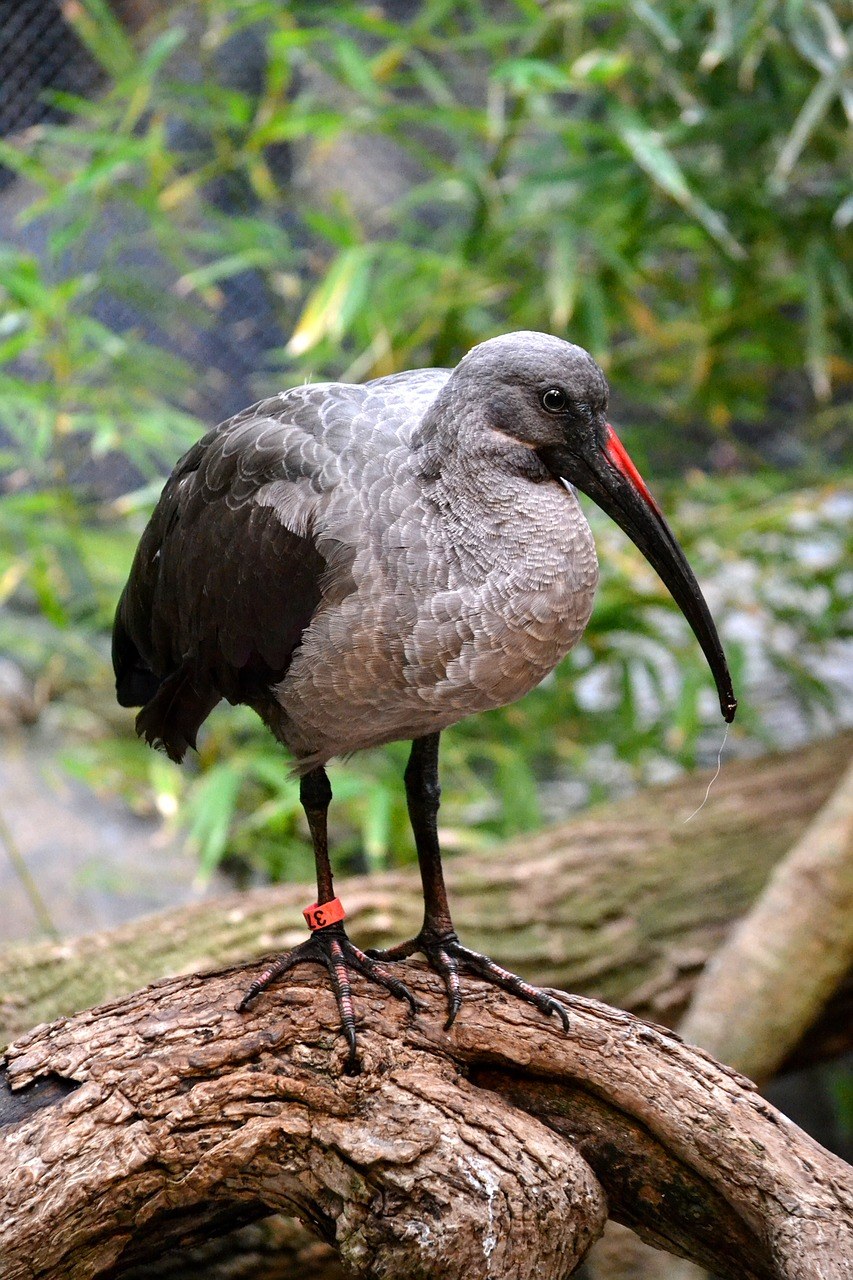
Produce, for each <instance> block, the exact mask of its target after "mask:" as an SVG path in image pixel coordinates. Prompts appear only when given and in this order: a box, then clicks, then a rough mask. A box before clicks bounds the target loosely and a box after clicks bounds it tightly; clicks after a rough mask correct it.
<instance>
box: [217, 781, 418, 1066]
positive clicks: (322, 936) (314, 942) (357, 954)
mask: <svg viewBox="0 0 853 1280" xmlns="http://www.w3.org/2000/svg"><path fill="white" fill-rule="evenodd" d="M299 799H300V801H301V803H302V807H303V809H304V810H305V816H306V818H307V819H308V828H309V830H310V832H311V840H312V843H313V845H314V861H315V864H316V867H317V902H318V903H319V904H320V905H322V904H323V903H331V902H332V901H333V900H334V898H335V891H334V886H333V881H332V866H331V863H330V861H329V838H328V829H327V815H328V811H329V804H330V803H331V799H332V788H331V787H330V785H329V779H328V777H327V776H326V770H325V769H324V768H323V767H322V765H321V766H320V767H319V768H317V769H313V770H312V771H311V772H310V773H307V774H305V776H304V777H303V778H302V779H301V781H300V786H299ZM306 963H312V964H320V965H323V966H324V967H325V968H326V970H327V971H328V974H329V977H330V978H331V982H332V989H333V990H334V993H335V1000H336V1001H337V1005H338V1012H339V1014H340V1018H341V1030H342V1032H343V1034H344V1036H345V1037H346V1041H347V1044H348V1045H349V1057H348V1060H347V1068H348V1069H349V1070H352V1069H354V1068H355V1065H356V1038H355V1010H354V1008H353V1001H352V981H351V978H350V970H354V971H355V972H356V973H360V974H361V975H362V976H363V977H365V978H368V979H369V980H370V981H372V982H376V983H378V984H379V985H380V986H382V987H384V988H385V989H386V990H387V991H390V992H391V994H392V995H395V996H397V997H399V998H400V999H402V1000H408V1002H409V1004H410V1005H411V1006H412V1008H413V1009H415V1008H417V1004H416V1001H415V998H414V996H413V995H412V993H411V992H410V991H409V989H408V987H407V986H406V985H405V984H404V983H402V982H400V981H399V980H398V979H397V978H393V977H391V975H390V974H387V973H385V972H384V970H383V969H382V968H381V966H380V965H378V964H377V963H376V962H375V960H373V959H372V958H371V957H370V956H368V955H366V954H365V952H363V951H361V950H360V949H359V948H358V947H357V946H356V945H355V944H354V943H353V942H351V941H350V940H349V938H348V937H347V933H346V930H345V929H344V926H343V923H342V922H340V921H338V922H336V923H334V924H328V925H325V926H322V927H319V928H315V929H314V930H313V932H312V934H311V937H310V938H308V939H307V940H306V941H305V942H302V943H300V944H299V946H298V947H294V949H293V950H292V951H290V952H288V954H287V955H284V956H281V957H280V958H279V959H278V960H276V961H275V962H274V963H273V964H271V965H270V966H269V968H267V969H265V970H264V972H263V973H262V974H260V975H259V977H257V978H256V979H255V981H254V982H253V983H252V984H251V986H250V987H249V989H248V990H247V992H246V994H245V995H244V996H243V999H242V1000H241V1001H240V1003H239V1005H238V1006H237V1008H238V1010H240V1011H242V1010H243V1009H245V1008H246V1007H247V1005H248V1004H249V1003H250V1001H252V1000H254V998H255V996H257V995H260V993H261V992H262V991H264V990H265V989H266V988H267V987H268V986H269V985H270V983H271V982H274V981H275V979H276V978H280V977H281V976H282V975H283V974H285V973H288V972H289V971H290V970H291V969H293V968H294V967H295V966H296V965H298V964H306Z"/></svg>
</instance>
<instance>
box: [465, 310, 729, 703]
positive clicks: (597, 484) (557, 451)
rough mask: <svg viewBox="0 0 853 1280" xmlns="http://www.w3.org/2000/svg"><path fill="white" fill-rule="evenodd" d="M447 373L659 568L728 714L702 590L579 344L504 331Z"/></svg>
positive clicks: (723, 674) (725, 674) (487, 418)
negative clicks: (616, 427) (622, 437)
mask: <svg viewBox="0 0 853 1280" xmlns="http://www.w3.org/2000/svg"><path fill="white" fill-rule="evenodd" d="M451 381H452V382H455V383H456V384H457V388H458V389H459V390H463V389H464V392H465V394H466V396H475V397H478V407H479V410H480V417H481V420H482V421H484V423H485V425H486V426H487V427H488V428H489V429H490V430H491V431H496V432H500V433H501V434H503V435H505V436H508V437H509V438H510V439H512V440H513V441H515V442H516V444H518V445H522V446H524V447H526V448H527V449H530V450H531V451H533V452H534V453H535V454H536V456H537V458H538V459H539V461H540V462H541V464H542V465H543V467H544V468H545V470H546V471H547V472H548V474H549V475H550V476H551V477H552V479H553V480H554V482H555V483H562V484H564V485H574V486H576V487H577V488H578V489H580V490H581V492H583V493H585V494H587V496H588V497H590V498H592V500H593V501H594V502H595V503H597V504H598V506H599V507H601V508H602V510H603V511H606V512H607V514H608V515H609V516H611V517H612V519H614V520H615V521H616V523H617V524H618V525H619V526H620V527H621V528H622V529H624V530H625V532H626V533H627V535H628V537H629V538H630V539H631V540H632V541H633V542H634V543H636V545H637V546H638V547H639V548H640V550H641V551H642V553H643V555H644V556H645V557H646V559H647V560H648V561H649V563H650V564H651V565H652V567H653V568H654V569H655V570H656V571H657V573H658V574H659V575H660V577H661V579H662V581H663V582H664V584H665V585H666V587H667V588H668V590H669V591H670V593H671V594H672V597H673V599H674V600H675V602H676V604H677V605H678V606H679V608H680V609H681V611H682V613H683V614H684V616H685V617H686V618H687V621H688V622H689V623H690V626H691V627H692V628H693V632H694V634H695V636H696V638H697V640H698V641H699V644H700V645H701V647H702V651H703V653H704V654H705V657H706V659H707V661H708V665H709V667H710V669H711V673H712V675H713V677H714V680H715V683H716V686H717V692H718V694H719V698H720V710H721V711H722V714H723V718H724V719H725V720H726V721H729V722H730V721H731V720H733V719H734V714H735V710H736V707H737V701H736V699H735V696H734V692H733V690H732V681H731V676H730V675H729V669H728V665H727V663H726V657H725V654H724V652H723V647H722V644H721V643H720V638H719V636H718V635H717V629H716V627H715V626H714V621H713V619H712V617H711V614H710V612H709V610H708V606H707V604H706V603H705V598H704V596H703V595H702V592H701V590H700V588H699V584H698V582H697V581H696V578H695V576H694V574H693V570H692V569H691V568H690V565H689V564H688V563H687V558H686V556H685V555H684V552H683V551H682V549H681V547H680V546H679V544H678V542H677V541H676V538H675V535H674V534H673V532H672V530H671V529H670V527H669V525H668V524H667V522H666V520H665V519H664V517H663V513H662V512H661V510H660V507H659V506H658V505H657V503H656V502H655V500H654V498H653V497H652V495H651V493H650V492H649V490H648V487H647V486H646V483H645V481H644V480H643V478H642V476H641V475H640V473H639V471H638V470H637V468H636V467H635V466H634V464H633V462H632V461H631V459H630V457H629V456H628V453H627V451H626V449H625V447H624V446H623V444H622V442H621V441H620V439H619V437H618V436H617V435H616V432H615V431H614V430H613V428H612V427H611V425H610V423H609V422H608V421H607V381H606V379H605V377H604V374H603V373H602V371H601V369H600V368H599V367H598V365H597V364H596V363H595V361H594V360H593V358H592V356H591V355H590V354H589V353H588V352H587V351H584V349H583V347H577V346H574V345H573V344H572V343H570V342H564V341H562V340H561V339H560V338H555V337H552V336H551V335H549V334H544V333H524V332H522V333H508V334H504V335H503V336H502V337H500V338H492V339H491V340H490V341H488V342H483V343H481V344H480V345H479V346H476V347H474V348H473V349H472V350H471V351H469V353H468V355H467V356H465V358H464V359H463V360H462V361H461V362H460V363H459V365H458V366H457V368H456V370H455V371H454V373H453V375H452V377H451Z"/></svg>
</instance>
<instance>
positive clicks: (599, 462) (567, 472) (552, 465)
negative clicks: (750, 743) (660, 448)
mask: <svg viewBox="0 0 853 1280" xmlns="http://www.w3.org/2000/svg"><path fill="white" fill-rule="evenodd" d="M543 461H544V462H545V463H546V465H547V466H548V468H549V470H551V472H552V474H553V475H555V476H558V477H559V478H560V479H561V480H564V481H567V482H569V483H570V484H574V485H577V487H578V488H579V489H580V490H581V491H582V492H583V493H585V494H586V495H587V496H588V497H590V498H592V500H593V502H595V503H597V504H598V506H599V507H601V509H602V511H606V512H607V514H608V515H609V516H610V517H611V518H612V519H613V520H615V521H616V523H617V524H618V525H619V527H620V528H621V529H624V530H625V532H626V533H627V535H628V537H629V538H630V539H631V541H632V542H634V543H635V544H636V545H637V546H638V547H639V548H640V550H641V551H642V553H643V555H644V556H645V557H646V559H647V560H648V562H649V564H650V565H651V566H652V568H653V569H655V570H656V572H657V573H658V574H659V575H660V578H661V580H662V581H663V583H664V585H665V586H666V588H667V590H668V591H669V592H670V594H671V596H672V598H673V599H674V600H675V602H676V604H677V605H678V607H679V608H680V609H681V612H682V613H683V614H684V616H685V618H686V619H687V621H688V622H689V623H690V626H691V627H692V629H693V634H694V635H695V636H696V639H697V640H698V641H699V644H700V645H701V647H702V652H703V653H704V655H705V657H706V659H707V662H708V666H709V667H710V669H711V674H712V675H713V677H714V682H715V684H716V686H717V693H718V695H719V699H720V710H721V712H722V714H723V719H724V720H725V721H727V723H729V724H730V723H731V721H732V720H734V716H735V711H736V710H737V699H736V698H735V696H734V690H733V689H732V678H731V676H730V674H729V668H728V663H727V662H726V655H725V653H724V652H723V646H722V644H721V643H720V637H719V636H718V635H717V628H716V627H715V626H714V620H713V618H712V617H711V614H710V612H709V610H708V606H707V604H706V603H705V597H704V596H703V595H702V592H701V590H700V587H699V583H698V582H697V581H696V578H695V576H694V574H693V570H692V569H691V568H690V565H689V564H688V563H687V557H686V556H685V554H684V552H683V551H682V549H681V547H680V546H679V544H678V542H677V541H676V538H675V535H674V533H673V532H672V530H671V529H670V527H669V525H668V524H667V522H666V520H665V519H664V517H663V513H662V512H661V510H660V507H659V506H658V505H657V503H656V502H655V500H654V498H653V497H652V495H651V494H650V493H649V490H648V488H647V486H646V483H645V481H644V480H643V478H642V476H641V475H640V473H639V471H638V470H637V468H636V467H635V466H634V464H633V462H632V461H631V459H630V457H629V456H628V452H627V450H626V449H625V447H624V445H623V444H622V441H621V440H620V439H619V437H618V436H617V434H616V432H615V431H614V430H613V428H612V427H611V426H610V424H609V423H608V424H607V427H606V435H605V442H604V447H603V448H601V447H599V446H597V445H596V446H595V447H594V449H593V450H591V451H590V450H585V451H584V456H580V455H579V454H576V453H574V452H571V453H570V452H569V450H568V449H565V450H564V449H563V448H559V449H558V448H556V447H552V448H551V449H549V451H548V456H544V454H543Z"/></svg>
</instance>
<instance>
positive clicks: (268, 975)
mask: <svg viewBox="0 0 853 1280" xmlns="http://www.w3.org/2000/svg"><path fill="white" fill-rule="evenodd" d="M298 964H319V965H322V966H323V967H324V968H325V970H326V971H327V973H328V974H329V978H330V979H331V984H332V990H333V992H334V995H335V1002H336V1004H337V1006H338V1013H339V1015H340V1019H341V1032H342V1034H343V1036H344V1038H345V1039H346V1042H347V1045H348V1047H349V1053H348V1055H347V1060H346V1064H345V1066H344V1071H345V1072H346V1073H347V1074H348V1075H352V1074H354V1073H356V1072H357V1070H358V1057H357V1041H356V1031H355V1006H354V1004H353V998H352V980H351V978H350V969H354V970H355V972H356V973H358V974H360V975H361V976H362V977H363V978H366V979H367V980H368V981H369V982H375V983H376V984H377V985H378V986H381V987H384V988H385V990H386V991H389V992H390V993H391V995H393V996H396V997H397V998H398V999H399V1000H406V1001H407V1002H408V1004H409V1006H410V1008H411V1009H412V1011H413V1012H417V1010H418V1008H419V1005H418V1002H417V1000H416V999H415V997H414V996H413V995H412V992H411V991H410V990H409V988H408V987H407V986H406V984H405V983H404V982H401V981H400V980H399V978H394V977H392V976H391V974H388V973H385V972H384V971H383V970H382V969H381V968H380V967H379V965H377V964H376V963H375V962H374V960H373V958H372V957H371V956H370V955H368V954H366V953H365V952H364V951H362V950H361V949H360V948H359V947H357V946H355V944H354V943H352V942H350V940H349V938H348V937H347V935H346V931H345V929H344V927H343V925H341V924H334V925H328V926H327V927H326V928H325V929H316V930H315V931H314V932H313V933H312V934H311V937H310V938H307V939H306V940H305V942H301V943H300V944H299V946H298V947H294V949H293V950H292V951H290V952H288V954H287V955H285V956H280V957H279V959H278V960H275V961H274V962H273V963H272V964H271V965H270V966H269V967H268V968H266V969H264V971H263V973H261V974H259V975H258V977H257V978H255V980H254V982H252V984H251V985H250V986H249V987H248V988H247V990H246V993H245V995H244V996H243V998H242V999H241V1000H240V1002H239V1004H238V1005H237V1012H238V1013H243V1012H244V1010H246V1009H247V1008H248V1006H249V1005H250V1004H251V1002H252V1001H253V1000H254V999H255V998H256V997H257V996H259V995H260V994H261V992H262V991H265V990H266V988H267V987H269V986H270V985H271V984H272V983H273V982H275V980H276V979H277V978H280V977H282V976H283V975H284V974H285V973H288V972H289V971H290V970H291V969H293V968H295V966H296V965H298Z"/></svg>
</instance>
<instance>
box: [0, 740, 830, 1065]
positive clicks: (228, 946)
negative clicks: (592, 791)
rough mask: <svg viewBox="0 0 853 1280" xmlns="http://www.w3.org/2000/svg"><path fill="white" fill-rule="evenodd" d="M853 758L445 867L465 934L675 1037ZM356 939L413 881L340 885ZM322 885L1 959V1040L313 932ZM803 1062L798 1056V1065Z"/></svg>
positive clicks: (812, 1037)
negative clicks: (308, 909) (313, 904)
mask: <svg viewBox="0 0 853 1280" xmlns="http://www.w3.org/2000/svg"><path fill="white" fill-rule="evenodd" d="M851 749H853V736H851V735H849V734H848V735H845V736H841V737H837V738H834V739H831V740H829V741H825V742H820V743H816V744H813V745H812V746H810V747H807V748H805V749H801V750H798V751H797V752H794V753H790V754H787V755H782V756H775V757H773V756H771V757H767V758H764V759H761V760H755V761H736V762H732V763H730V764H728V765H727V766H726V767H725V768H724V769H723V773H722V775H721V776H720V778H719V779H718V780H717V783H716V784H715V787H714V790H713V791H712V793H711V798H710V800H709V802H708V804H707V805H706V806H705V808H704V809H702V811H701V812H700V813H699V814H697V816H696V817H695V818H694V819H693V820H692V821H691V822H690V823H689V824H688V825H686V826H685V825H684V822H683V819H684V818H685V817H686V816H687V815H688V814H689V813H690V812H691V811H692V810H693V809H695V808H696V806H697V804H699V802H700V801H701V799H702V797H703V796H704V794H705V788H706V785H707V775H704V774H699V775H696V776H695V777H690V778H685V779H680V780H679V781H678V782H677V783H676V784H674V785H672V786H668V787H662V788H654V789H651V790H649V791H648V792H645V793H643V794H640V795H638V796H635V797H632V798H631V799H630V800H629V801H625V802H622V803H619V804H614V805H608V806H602V807H600V808H599V809H597V810H593V811H591V812H589V813H588V814H584V815H583V816H582V817H579V818H576V819H574V820H573V821H571V822H568V823H565V824H563V825H561V826H559V827H556V828H554V829H553V830H551V831H547V832H544V833H543V834H541V835H538V836H535V837H526V838H524V839H521V840H517V841H515V842H513V843H512V844H510V845H508V846H505V847H503V848H501V849H499V850H492V851H490V852H489V853H488V854H485V855H478V856H470V857H464V858H454V859H448V880H449V884H450V892H451V901H452V903H453V908H454V917H455V920H456V923H457V926H458V928H459V930H460V933H461V934H462V936H463V938H464V940H465V941H466V942H467V943H469V944H470V945H473V946H475V947H477V948H479V949H480V950H484V951H486V952H488V953H489V954H490V955H494V956H495V957H496V958H498V959H501V960H503V961H504V962H506V963H508V964H509V965H510V966H512V967H513V968H515V969H516V970H517V971H518V972H521V973H523V974H526V975H528V976H530V977H531V978H533V979H534V980H536V981H539V982H545V983H551V984H553V985H555V986H560V987H570V988H571V989H573V990H576V991H577V992H579V993H580V994H584V995H592V996H596V997H599V998H601V999H605V1000H608V1001H610V1002H612V1003H614V1004H618V1005H620V1006H622V1007H624V1008H628V1009H631V1010H632V1011H633V1012H635V1013H638V1014H640V1015H641V1016H644V1017H652V1018H654V1019H655V1020H657V1021H662V1022H665V1023H667V1024H670V1025H672V1024H673V1023H675V1022H677V1020H678V1018H679V1017H680V1016H681V1014H682V1013H683V1011H684V1009H685V1007H686V1005H687V1003H688V1000H689V997H690V994H691V992H692V990H693V986H694V983H695V980H696V977H697V975H698V974H699V972H700V971H701V969H702V966H703V965H704V963H705V961H706V960H707V958H708V956H709V955H710V954H712V953H713V952H714V951H715V950H716V948H717V947H718V946H719V945H720V943H721V942H722V940H723V938H724V937H725V936H726V934H727V932H728V930H729V928H730V926H731V923H732V921H734V920H736V919H737V918H738V917H740V916H741V915H742V914H743V912H744V911H745V910H746V909H747V908H748V907H749V906H750V905H751V904H752V903H753V902H754V900H755V899H756V897H757V896H758V894H759V892H760V890H761V888H762V886H763V885H764V883H765V882H766V880H767V878H768V876H769V874H770V872H771V870H772V868H773V867H774V865H775V864H776V863H777V862H778V861H779V859H780V858H781V857H782V855H783V854H784V853H785V852H786V851H787V849H788V848H789V847H790V846H791V845H792V844H793V843H794V841H795V840H797V839H798V837H799V836H800V835H801V834H802V832H803V831H804V829H805V827H806V826H807V824H808V823H809V821H810V820H811V819H812V818H813V817H814V815H815V814H816V813H817V811H818V810H819V809H820V808H821V806H822V805H823V803H824V802H825V801H826V799H827V797H828V795H829V794H830V792H831V791H832V789H833V787H834V786H835V785H836V784H837V782H838V779H839V777H840V775H841V773H842V772H843V770H844V768H845V766H846V763H847V761H848V759H849V756H850V752H851ZM339 887H340V892H341V895H342V897H343V900H344V902H345V904H346V907H347V911H348V913H349V921H348V923H349V927H350V931H351V933H352V935H353V937H354V938H355V939H357V940H358V941H359V942H361V943H362V944H363V945H368V946H387V945H389V944H390V943H392V942H396V941H399V940H400V939H401V938H403V937H406V936H408V935H409V934H411V933H413V932H414V931H415V930H416V928H417V927H418V925H419V924H420V915H421V897H420V890H419V886H418V881H417V874H416V872H414V871H406V872H394V873H389V874H385V875H378V876H375V877H370V878H358V879H355V878H353V879H348V880H343V881H342V882H341V884H340V886H339ZM312 900H313V892H312V890H311V889H310V888H305V887H300V886H294V885H287V886H280V887H277V888H274V889H262V890H256V891H253V892H250V893H245V894H235V895H233V896H231V897H227V898H223V899H219V900H218V901H216V902H212V903H201V904H199V905H197V906H193V907H183V908H181V909H180V910H178V911H173V912H166V913H163V914H161V915H159V916H155V917H150V918H148V919H145V920H141V921H138V922H135V923H133V924H130V925H126V926H122V927H121V928H118V929H114V930H110V931H109V932H108V933H103V934H99V935H96V936H94V937H89V938H82V939H78V940H75V941H71V942H67V943H63V944H61V945H59V946H57V945H54V944H49V943H43V944H39V945H37V946H30V947H15V948H10V949H8V950H7V951H5V952H4V953H2V954H0V1045H2V1044H4V1043H7V1042H8V1040H10V1039H12V1038H13V1037H14V1036H16V1035H20V1034H21V1033H22V1032H23V1031H25V1030H26V1029H27V1028H28V1027H30V1026H33V1025H34V1023H36V1022H39V1021H49V1020H51V1019H53V1018H56V1017H58V1016H60V1015H62V1014H67V1013H71V1012H73V1011H74V1010H75V1009H81V1008H86V1007H87V1006H89V1005H92V1004H96V1003H98V1002H100V1001H103V1000H108V999H113V998H115V997H117V996H119V995H122V994H126V993H127V992H130V991H132V990H134V989H136V988H137V987H140V986H142V985H144V984H145V983H147V982H150V981H152V980H154V979H156V978H159V977H162V976H163V975H165V974H176V973H188V972H192V971H193V970H196V969H202V968H205V967H213V966H214V965H215V964H217V963H218V964H228V963H236V962H238V961H239V960H242V959H245V957H246V956H248V955H251V954H253V953H258V952H260V951H270V950H273V949H275V948H277V947H281V948H285V947H288V946H291V945H293V944H294V943H296V942H298V941H300V940H301V939H302V938H303V937H304V925H303V921H302V917H301V914H300V909H301V907H303V906H304V905H305V904H306V903H307V902H310V901H312ZM850 992H851V987H850V984H849V983H847V984H846V985H845V986H843V987H842V988H841V990H840V991H839V993H838V995H837V997H836V999H835V1001H834V1004H833V1006H832V1007H830V1008H829V1009H828V1010H827V1012H826V1014H825V1015H824V1017H823V1018H822V1019H821V1020H820V1022H819V1024H818V1025H816V1026H815V1027H813V1028H812V1029H811V1030H810V1031H809V1033H808V1035H807V1038H806V1041H805V1044H806V1046H807V1048H808V1053H809V1054H810V1055H811V1056H821V1054H824V1055H825V1054H831V1053H836V1052H838V1051H839V1050H840V1049H842V1048H844V1047H847V1046H849V1044H850V1043H851V1039H853V1017H851V1012H850V1010H851V1003H853V1001H851V995H850ZM800 1056H801V1057H802V1056H803V1055H802V1052H801V1053H800Z"/></svg>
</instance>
